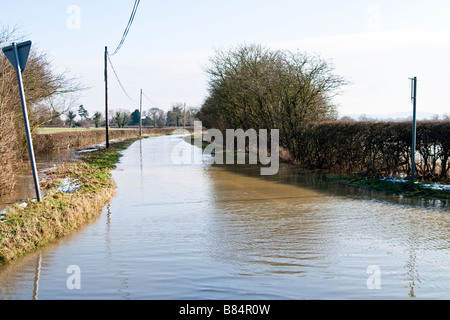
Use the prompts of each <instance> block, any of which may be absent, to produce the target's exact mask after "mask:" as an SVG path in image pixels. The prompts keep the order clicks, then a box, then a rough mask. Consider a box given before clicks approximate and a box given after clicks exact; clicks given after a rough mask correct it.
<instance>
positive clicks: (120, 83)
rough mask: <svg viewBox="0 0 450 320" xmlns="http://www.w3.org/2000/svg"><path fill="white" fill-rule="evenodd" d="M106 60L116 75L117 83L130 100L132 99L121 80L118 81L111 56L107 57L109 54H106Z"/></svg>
mask: <svg viewBox="0 0 450 320" xmlns="http://www.w3.org/2000/svg"><path fill="white" fill-rule="evenodd" d="M108 61H109V64H110V65H111V68H112V70H113V71H114V75H115V76H116V79H117V82H119V85H120V87H121V88H122V90H123V92H124V93H125V95H126V96H127V97H128V98H129V99H130V100H131V101H133V99H132V98H131V97H130V95H129V94H128V93H127V91H126V90H125V88H124V87H123V85H122V82H121V81H120V79H119V76H118V75H117V72H116V69H114V66H113V64H112V61H111V58H110V57H109V55H108Z"/></svg>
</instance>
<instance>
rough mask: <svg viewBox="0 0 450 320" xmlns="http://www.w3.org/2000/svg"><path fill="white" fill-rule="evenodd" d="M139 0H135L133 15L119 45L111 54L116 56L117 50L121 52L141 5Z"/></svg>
mask: <svg viewBox="0 0 450 320" xmlns="http://www.w3.org/2000/svg"><path fill="white" fill-rule="evenodd" d="M139 2H140V0H135V1H134V6H133V11H132V12H131V16H130V19H129V20H128V24H127V27H126V28H125V31H124V32H123V36H122V40H120V43H119V45H118V46H117V48H116V50H115V51H114V53H113V54H112V55H111V56H114V55H115V54H117V52H119V50H120V48H122V45H123V43H124V42H125V39H126V38H127V35H128V32H129V31H130V28H131V25H132V24H133V21H134V17H135V15H136V12H137V9H138V7H139Z"/></svg>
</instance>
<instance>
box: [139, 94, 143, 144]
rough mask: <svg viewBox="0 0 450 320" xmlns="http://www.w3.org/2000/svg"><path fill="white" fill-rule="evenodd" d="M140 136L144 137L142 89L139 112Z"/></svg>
mask: <svg viewBox="0 0 450 320" xmlns="http://www.w3.org/2000/svg"><path fill="white" fill-rule="evenodd" d="M139 135H140V136H142V89H141V99H140V111H139Z"/></svg>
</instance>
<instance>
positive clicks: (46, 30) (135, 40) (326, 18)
mask: <svg viewBox="0 0 450 320" xmlns="http://www.w3.org/2000/svg"><path fill="white" fill-rule="evenodd" d="M2 2H3V4H2V5H1V8H2V10H1V11H0V24H1V25H2V26H5V25H9V26H20V28H21V31H22V33H25V34H26V35H27V39H30V40H32V41H33V43H34V44H35V46H36V47H37V48H38V49H39V50H40V51H42V52H45V53H47V55H48V58H49V59H50V60H51V61H53V65H54V67H55V70H57V71H63V70H69V74H70V75H71V76H76V77H78V78H79V80H80V82H81V83H82V84H83V85H85V86H88V87H90V89H89V90H86V91H85V92H83V93H82V95H81V96H80V98H79V101H78V102H79V104H83V105H84V106H85V107H86V108H87V109H88V111H89V112H91V113H93V112H95V111H97V110H98V111H103V110H104V83H103V51H104V47H105V46H108V48H109V51H110V52H113V51H114V50H115V48H116V47H117V45H118V43H119V41H120V39H121V37H122V34H123V31H124V29H125V26H126V24H127V22H128V19H129V16H130V13H131V10H132V7H133V4H134V0H121V1H117V0H116V1H106V0H95V1H92V0H91V1H86V0H82V1H77V0H72V1H45V0H44V1H31V0H17V1H15V2H10V1H8V2H6V1H2ZM71 8H75V9H77V10H78V12H77V11H72V10H70V9H71ZM449 12H450V1H445V0H441V1H437V0H430V1H426V2H425V1H415V0H413V1H402V0H401V1H384V0H383V1H376V0H374V1H365V0H359V1H352V0H347V1H331V0H319V1H290V0H278V1H265V0H259V1H256V0H240V1H236V0H227V1H213V0H210V1H206V0H204V1H200V0H196V1H180V0H170V1H155V0H153V1H149V0H142V1H141V3H140V6H139V10H138V12H137V14H136V17H135V20H134V24H133V26H132V28H131V30H130V32H129V35H128V37H127V39H126V41H125V43H124V45H123V47H122V49H121V50H120V51H119V53H118V54H117V55H115V56H113V57H111V60H112V62H113V64H114V67H115V69H116V71H117V73H118V75H119V77H120V79H121V81H122V83H123V85H124V87H125V89H126V91H127V92H128V94H129V95H130V96H131V97H132V98H133V100H130V99H129V98H128V97H127V96H126V95H125V94H124V93H123V91H122V90H121V89H120V87H119V85H118V83H117V81H116V79H115V78H114V75H113V73H112V70H110V76H109V82H110V108H111V109H117V108H122V109H128V110H130V111H132V110H134V109H136V108H138V107H139V91H140V89H143V90H144V93H145V95H146V96H147V97H148V98H150V100H149V99H147V98H145V99H144V109H149V108H151V107H154V106H156V107H160V108H162V109H165V110H168V109H169V108H170V105H171V104H172V103H184V102H186V103H187V105H189V106H201V104H202V102H203V101H204V98H205V96H206V94H207V91H206V89H207V78H206V74H205V73H204V71H203V66H204V65H205V64H206V63H207V59H208V57H210V56H211V55H213V54H214V50H215V49H228V48H231V47H234V46H237V45H239V44H242V43H259V44H262V45H263V46H266V47H272V48H276V49H285V50H293V51H296V50H299V51H305V52H308V53H310V54H319V55H321V56H322V57H323V58H324V59H329V60H330V61H331V62H332V63H333V64H334V66H335V67H336V73H337V74H339V75H342V76H344V77H346V78H347V79H348V80H349V81H351V82H352V85H350V86H347V87H345V88H344V91H343V93H342V95H340V96H339V97H337V98H336V99H335V103H336V104H337V105H338V111H339V113H340V114H341V115H345V114H384V113H395V112H405V111H406V112H409V111H411V109H412V108H411V104H410V97H409V96H410V82H409V80H408V78H409V77H413V76H417V77H418V79H419V82H418V84H419V89H418V94H419V96H418V108H419V110H420V111H426V112H430V113H436V114H440V115H442V114H443V113H450V105H449V103H448V98H447V91H448V89H447V81H448V80H447V75H448V74H449V73H450V65H449V63H448V59H449V58H448V57H450V23H449V22H448V21H449V19H448V18H447V15H448V13H449ZM74 22H75V23H74Z"/></svg>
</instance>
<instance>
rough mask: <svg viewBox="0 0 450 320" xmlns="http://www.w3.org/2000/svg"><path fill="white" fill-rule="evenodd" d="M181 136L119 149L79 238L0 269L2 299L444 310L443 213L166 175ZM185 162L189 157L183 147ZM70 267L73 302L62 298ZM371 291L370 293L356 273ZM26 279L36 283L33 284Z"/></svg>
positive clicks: (310, 185) (293, 174) (210, 176)
mask: <svg viewBox="0 0 450 320" xmlns="http://www.w3.org/2000/svg"><path fill="white" fill-rule="evenodd" d="M180 143H183V142H182V140H181V138H174V137H158V138H152V139H148V140H143V141H139V142H136V143H135V144H133V145H132V146H131V147H130V148H129V149H128V150H126V151H125V152H124V156H123V158H122V159H121V162H120V164H119V166H118V168H117V170H115V171H114V173H113V176H114V179H115V181H116V183H117V186H118V192H117V195H116V197H115V198H114V199H113V200H112V202H111V203H110V204H109V205H108V206H107V207H106V208H105V210H104V214H103V215H102V216H101V217H100V218H99V219H98V220H97V221H96V222H95V223H93V224H92V225H90V226H88V227H86V228H85V229H83V230H82V231H80V232H78V233H76V234H74V235H73V236H71V237H68V238H66V239H64V240H62V241H59V242H57V243H55V244H53V245H50V246H47V247H46V248H44V249H42V250H39V251H38V252H36V254H32V255H29V256H27V257H26V258H24V259H21V260H20V261H18V262H17V263H14V264H11V265H9V266H6V267H3V268H0V297H1V298H3V299H11V298H12V299H34V298H39V299H55V298H57V299H98V298H101V299H305V298H306V299H360V298H363V299H385V298H389V299H390V298H393V299H409V298H414V297H417V298H423V299H436V298H438V299H448V298H449V297H450V272H449V271H450V270H449V269H450V267H449V266H450V253H449V250H448V249H449V247H450V237H449V230H450V216H449V212H450V209H449V205H448V203H445V202H435V203H433V202H430V201H419V200H411V199H405V198H402V197H398V196H388V195H381V194H376V193H370V192H367V191H364V190H361V189H356V188H348V187H345V186H341V185H337V184H331V183H328V182H326V181H325V180H324V179H322V177H321V176H320V174H311V173H308V172H305V171H302V170H299V169H298V168H295V167H291V166H283V167H282V168H281V171H280V173H279V175H277V176H274V177H270V176H265V177H261V176H259V169H258V168H255V167H248V166H223V167H215V166H210V165H207V164H204V165H190V164H183V165H175V164H174V163H173V161H172V160H173V159H172V158H171V156H173V154H172V151H173V150H174V146H176V145H178V144H180ZM185 146H186V148H189V150H190V152H191V153H192V152H201V151H200V150H199V149H195V148H193V147H191V146H188V145H185ZM71 265H77V266H79V268H80V270H81V290H69V289H68V288H67V286H66V280H67V278H68V276H69V275H68V274H67V273H66V270H67V267H68V266H71ZM372 266H376V267H377V268H379V270H380V271H381V273H380V279H379V280H380V284H381V285H380V288H379V289H370V287H369V286H368V279H369V278H370V277H371V275H372V274H371V273H370V272H369V271H370V270H371V269H370V267H372ZM36 279H37V281H36Z"/></svg>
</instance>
